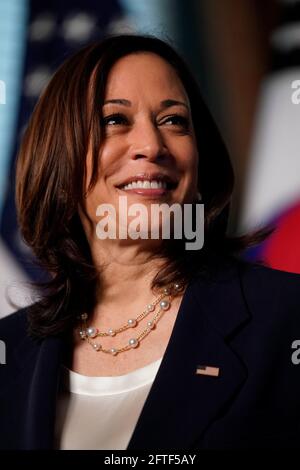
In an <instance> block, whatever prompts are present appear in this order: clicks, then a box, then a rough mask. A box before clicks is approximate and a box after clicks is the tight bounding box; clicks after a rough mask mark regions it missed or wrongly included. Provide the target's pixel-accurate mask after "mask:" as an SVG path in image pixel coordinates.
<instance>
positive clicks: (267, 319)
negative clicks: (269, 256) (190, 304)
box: [193, 259, 300, 339]
mask: <svg viewBox="0 0 300 470" xmlns="http://www.w3.org/2000/svg"><path fill="white" fill-rule="evenodd" d="M194 285H195V289H193V292H194V293H195V295H196V297H197V298H198V304H199V306H201V307H202V309H203V310H204V311H205V312H206V314H207V316H208V317H209V319H210V320H211V321H213V322H214V324H215V325H216V327H217V329H218V330H221V331H222V332H223V333H224V335H225V336H226V335H227V334H229V333H232V332H233V331H234V330H235V329H236V328H237V327H238V328H241V327H242V325H244V327H245V328H244V331H248V332H249V335H250V336H252V335H254V336H255V335H256V331H258V330H259V331H260V332H262V333H265V334H266V335H269V336H270V333H271V336H272V332H273V333H274V336H276V334H279V333H280V331H281V332H282V333H283V332H284V331H287V330H288V331H289V333H291V334H292V332H294V333H293V334H294V335H295V334H297V332H299V335H300V275H299V274H293V273H288V272H283V271H278V270H275V269H271V268H268V267H266V266H263V265H259V264H252V263H249V262H245V261H243V260H232V259H230V260H226V261H225V262H223V261H222V262H221V263H220V264H219V265H218V266H217V267H214V269H213V271H212V274H211V275H210V276H209V277H205V278H203V277H201V276H200V278H198V279H197V280H196V282H195V284H194ZM242 330H243V328H242ZM240 331H241V330H240ZM275 333H276V334H275ZM271 336H270V338H269V339H271Z"/></svg>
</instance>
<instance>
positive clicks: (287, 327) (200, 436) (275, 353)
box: [0, 263, 300, 450]
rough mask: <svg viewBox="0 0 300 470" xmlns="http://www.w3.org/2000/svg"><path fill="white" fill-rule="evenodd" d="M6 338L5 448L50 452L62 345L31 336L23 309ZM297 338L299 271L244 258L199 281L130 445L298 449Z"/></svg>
mask: <svg viewBox="0 0 300 470" xmlns="http://www.w3.org/2000/svg"><path fill="white" fill-rule="evenodd" d="M0 339H1V340H3V341H5V343H6V350H7V361H6V362H7V363H6V365H0V448H1V449H51V448H53V447H52V446H53V436H54V422H55V409H56V397H57V391H58V383H59V380H58V378H59V371H60V365H61V361H62V356H63V350H64V345H65V342H64V341H63V340H62V339H61V338H59V337H49V338H47V339H45V340H42V341H40V342H37V341H34V340H33V339H31V338H30V337H28V335H27V333H26V309H22V310H19V311H18V312H16V313H14V314H12V315H9V316H8V317H5V318H4V319H2V320H1V321H0ZM297 339H300V276H299V275H295V274H288V273H283V272H280V271H275V270H271V269H268V268H265V267H261V266H253V265H248V264H245V265H244V264H240V263H238V264H234V265H231V267H230V268H226V269H222V270H221V271H219V272H218V274H216V275H215V276H214V277H213V278H211V279H206V280H205V279H203V278H201V277H197V278H195V279H194V280H193V281H192V282H191V283H190V284H189V286H188V288H187V290H186V291H185V294H184V297H183V300H182V303H181V306H180V309H179V312H178V315H177V318H176V322H175V325H174V328H173V331H172V335H171V338H170V341H169V343H168V346H167V349H166V351H165V354H164V357H163V360H162V363H161V365H160V368H159V371H158V373H157V375H156V378H155V380H154V383H153V385H152V387H151V390H150V393H149V395H148V398H147V400H146V402H145V405H144V407H143V409H142V412H141V414H140V417H139V419H138V422H137V425H136V427H135V430H134V432H133V435H132V437H131V439H130V442H129V445H128V450H136V449H146V450H147V449H149V450H150V449H151V450H167V449H168V450H170V449H177V450H185V449H191V450H192V449H193V450H197V449H246V448H251V449H252V448H262V449H264V448H265V449H267V448H298V447H300V365H299V366H297V365H296V364H293V362H292V358H291V356H292V354H293V352H294V350H293V349H292V343H293V342H294V340H297ZM199 365H205V366H211V367H218V368H219V376H217V377H212V376H206V375H199V374H196V369H197V368H198V366H199ZM99 426H101V423H99Z"/></svg>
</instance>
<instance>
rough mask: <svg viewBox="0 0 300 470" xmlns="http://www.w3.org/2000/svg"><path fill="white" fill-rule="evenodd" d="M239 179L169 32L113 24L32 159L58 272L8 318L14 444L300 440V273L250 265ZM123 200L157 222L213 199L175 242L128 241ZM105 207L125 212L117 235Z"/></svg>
mask: <svg viewBox="0 0 300 470" xmlns="http://www.w3.org/2000/svg"><path fill="white" fill-rule="evenodd" d="M232 188H233V174H232V169H231V165H230V161H229V158H228V155H227V152H226V150H225V148H224V146H223V143H222V141H221V138H220V135H219V133H218V131H217V129H216V127H215V125H214V123H213V121H212V119H211V117H210V115H209V113H208V111H207V109H206V107H205V105H204V103H203V101H202V99H201V96H200V94H199V91H198V87H197V84H196V82H195V80H194V79H193V77H192V76H191V74H190V73H189V71H188V68H187V67H186V65H185V64H184V62H183V61H182V59H181V58H180V57H179V56H178V55H177V53H176V52H175V51H174V50H173V49H172V48H171V47H170V46H169V45H167V44H165V43H164V42H162V41H161V40H159V39H156V38H152V37H143V36H131V35H125V36H116V37H110V38H107V39H105V40H104V41H102V42H100V43H96V44H94V45H91V46H88V47H86V48H85V49H83V50H81V51H79V52H78V53H77V54H75V55H74V56H73V57H72V58H70V59H69V60H67V61H66V62H65V63H64V64H63V65H62V66H61V68H60V69H59V70H58V71H57V73H56V74H55V75H54V77H53V78H52V80H51V81H50V83H49V85H48V87H47V88H46V90H45V92H44V93H43V95H42V96H41V98H40V100H39V102H38V104H37V107H36V108H35V110H34V113H33V116H32V119H31V121H30V123H29V126H28V129H27V130H26V133H25V136H24V139H23V142H22V146H21V149H20V154H19V158H18V165H17V178H16V201H17V207H18V214H19V223H20V227H21V231H22V234H23V237H24V239H25V241H26V243H27V244H28V245H29V246H30V247H31V248H32V249H33V251H34V253H35V254H36V256H37V259H38V260H39V261H40V263H41V264H42V266H43V267H44V268H46V269H47V271H48V272H49V274H50V277H49V280H48V281H47V282H45V283H44V284H43V286H42V287H43V291H42V293H41V295H40V298H39V299H38V300H37V301H36V302H35V303H34V304H33V305H31V306H30V307H28V308H26V309H23V310H20V311H18V312H16V313H15V314H13V315H10V316H9V317H7V318H4V319H3V320H1V322H0V337H1V339H2V340H3V341H5V343H6V349H7V365H6V366H2V367H1V369H0V373H1V395H0V398H1V400H0V407H1V424H0V443H1V444H0V445H1V447H2V448H4V449H7V448H8V449H9V448H14V449H24V448H25V449H41V448H42V449H43V448H52V449H53V448H57V449H130V450H134V449H156V450H158V449H168V448H171V447H172V448H177V449H202V448H208V449H212V448H217V449H219V448H220V449H221V448H236V449H238V448H247V447H248V448H255V447H262V448H268V447H275V446H276V447H281V448H284V447H295V446H297V441H298V439H297V437H298V429H299V412H300V406H299V404H298V401H299V400H298V396H299V392H300V371H299V372H298V370H297V367H296V366H295V365H294V364H293V363H292V361H291V353H292V350H291V345H292V342H293V341H294V340H295V339H297V336H298V335H299V334H300V315H299V313H300V298H299V286H300V283H299V277H298V276H297V275H292V274H287V273H281V272H277V271H272V270H270V269H267V268H264V267H261V266H251V265H248V264H246V263H242V262H241V261H238V257H237V256H236V255H237V253H238V252H239V251H240V250H241V248H243V247H245V246H247V244H249V243H250V242H253V241H254V238H253V237H252V238H251V237H248V238H246V237H245V238H244V239H228V238H227V236H226V225H227V215H228V206H229V202H230V197H231V193H232ZM121 196H123V197H125V199H126V201H127V202H128V204H129V205H133V204H137V203H138V204H141V205H142V206H143V207H144V208H145V210H146V216H144V219H142V223H144V222H146V221H148V222H149V223H150V226H151V224H152V225H153V224H154V218H153V217H152V215H149V214H150V212H149V210H150V209H151V207H152V206H153V205H154V204H157V203H166V204H167V206H169V207H170V206H171V205H172V204H179V206H180V207H181V208H184V207H185V205H192V208H193V216H194V217H195V216H196V214H195V211H197V207H198V206H199V204H198V203H199V199H200V198H202V202H203V203H204V204H205V243H204V246H203V248H202V249H200V250H196V251H195V250H187V249H186V244H185V242H186V239H185V236H183V237H181V238H176V237H175V236H174V225H172V228H173V231H171V233H172V236H171V237H170V239H169V240H168V239H164V238H163V237H162V235H161V233H162V232H161V230H162V226H163V222H164V221H163V220H162V219H160V221H159V222H156V224H157V223H158V225H157V226H156V229H157V228H158V229H159V230H160V232H159V233H160V236H159V237H156V238H155V237H152V238H151V237H145V236H144V237H139V238H137V237H131V236H129V232H130V230H129V228H130V227H129V226H130V223H131V222H132V219H131V218H130V217H129V219H128V221H127V222H126V221H125V219H124V213H121V212H122V210H121V209H120V206H119V202H120V199H121ZM108 205H111V206H113V207H114V208H115V210H116V213H115V215H117V216H120V217H119V218H117V219H116V220H119V221H120V220H121V222H120V223H119V224H118V223H117V222H114V221H113V225H110V226H109V227H110V230H111V231H112V233H115V235H116V236H115V237H110V238H109V237H107V238H105V237H104V236H102V237H101V234H100V236H99V225H98V224H99V220H100V217H99V214H102V215H104V212H105V211H104V212H103V211H102V212H101V211H100V212H99V207H100V208H102V209H103V208H104V209H105V208H106V209H107V207H108ZM102 209H101V210H102ZM147 211H148V212H147ZM131 215H132V213H131ZM122 224H123V225H122ZM124 224H125V228H126V229H128V231H127V236H126V237H121V235H120V233H121V229H124ZM131 229H132V227H131ZM114 231H115V232H114ZM144 235H149V229H146V233H144Z"/></svg>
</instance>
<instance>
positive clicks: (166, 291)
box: [163, 287, 170, 295]
mask: <svg viewBox="0 0 300 470" xmlns="http://www.w3.org/2000/svg"><path fill="white" fill-rule="evenodd" d="M163 292H164V294H166V295H167V294H170V289H169V288H168V287H165V288H164V291H163Z"/></svg>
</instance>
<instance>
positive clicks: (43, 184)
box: [16, 35, 260, 338]
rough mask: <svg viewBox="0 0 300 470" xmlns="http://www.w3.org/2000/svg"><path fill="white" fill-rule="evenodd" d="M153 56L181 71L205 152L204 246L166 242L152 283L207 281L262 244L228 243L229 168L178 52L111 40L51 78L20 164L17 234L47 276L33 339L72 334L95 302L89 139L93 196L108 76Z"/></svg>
mask: <svg viewBox="0 0 300 470" xmlns="http://www.w3.org/2000/svg"><path fill="white" fill-rule="evenodd" d="M146 51H148V52H152V53H155V54H157V55H159V56H160V57H162V58H163V59H164V60H166V61H167V62H168V63H169V64H171V65H172V66H173V67H174V69H175V71H176V72H177V74H178V76H179V78H180V79H181V81H182V83H183V85H184V87H185V90H186V92H187V94H188V97H189V101H190V104H191V113H192V120H193V124H194V129H195V134H196V140H197V145H198V151H199V174H198V185H199V191H200V192H201V194H202V202H203V203H204V204H205V244H204V247H203V248H202V249H201V250H199V251H187V250H185V247H184V245H185V240H184V239H183V240H168V242H164V243H163V244H162V249H161V252H160V253H159V254H158V255H161V254H163V255H164V256H166V258H167V260H168V261H167V262H166V263H165V265H164V266H163V268H162V269H161V270H160V271H159V272H158V273H157V275H156V276H155V278H154V279H153V282H152V288H153V289H156V288H161V287H162V286H165V285H167V284H169V283H171V282H176V281H178V280H180V281H181V282H182V281H184V282H189V281H190V280H191V279H192V278H193V277H194V276H195V275H196V274H199V273H207V272H208V270H209V266H211V265H212V260H218V259H221V258H226V259H228V258H230V257H234V256H236V255H238V254H239V253H240V252H241V250H242V249H243V248H245V247H246V246H249V244H252V243H254V242H256V241H258V239H259V238H260V237H259V236H257V234H256V235H254V236H250V235H249V236H244V237H239V238H229V237H228V236H227V235H226V230H227V221H228V213H229V204H230V198H231V195H232V191H233V184H234V176H233V170H232V166H231V163H230V159H229V156H228V153H227V150H226V148H225V146H224V143H223V141H222V139H221V136H220V133H219V131H218V129H217V127H216V125H215V123H214V121H213V119H212V117H211V115H210V113H209V111H208V109H207V107H206V105H205V103H204V101H203V99H202V97H201V94H200V91H199V87H198V84H197V82H196V80H195V78H194V77H193V75H192V74H191V72H190V71H189V68H188V66H187V65H186V63H185V62H184V60H183V59H182V58H181V57H180V56H179V55H178V53H177V52H176V51H175V50H174V48H173V47H171V46H170V45H169V44H167V43H166V42H164V41H162V40H160V39H158V38H156V37H152V36H141V35H118V36H111V37H107V38H106V39H104V40H102V41H99V42H96V43H94V44H91V45H89V46H87V47H85V48H84V49H82V50H80V51H79V52H77V53H76V54H75V55H73V56H72V57H71V58H69V59H67V60H66V61H65V62H64V63H63V64H62V65H61V67H60V68H59V69H58V70H57V72H56V73H55V75H54V76H53V78H52V79H51V81H50V83H49V84H48V86H47V87H46V89H45V91H44V92H43V94H42V96H41V97H40V99H39V101H38V103H37V105H36V107H35V109H34V112H33V114H32V117H31V120H30V122H29V125H28V127H27V130H26V131H25V134H24V137H23V141H22V144H21V148H20V151H19V155H18V160H17V171H16V206H17V213H18V222H19V226H20V230H21V233H22V236H23V238H24V240H25V242H26V243H27V244H28V245H29V247H31V249H32V250H33V252H34V254H35V256H36V259H37V260H38V262H39V263H40V265H41V266H42V267H43V268H44V269H45V270H46V271H47V272H48V273H49V274H50V276H49V279H48V280H47V281H46V282H43V283H39V284H38V287H39V289H40V293H41V295H40V296H39V299H38V300H37V302H36V303H34V304H33V305H32V306H30V307H29V309H28V314H29V316H28V318H29V325H30V326H29V328H30V333H31V334H32V335H34V336H36V337H40V338H42V337H45V336H49V335H57V334H61V333H65V332H67V331H70V329H71V328H72V327H73V325H74V322H75V321H76V318H77V316H78V315H79V314H80V313H82V312H84V311H88V312H89V311H91V309H92V308H93V306H94V304H95V292H96V286H97V283H98V282H99V273H98V272H97V271H96V268H95V267H94V265H93V262H92V258H91V253H90V249H89V244H88V242H87V239H86V236H85V233H84V230H83V227H82V224H81V221H80V218H79V215H78V207H79V206H80V207H83V199H84V195H85V189H84V187H85V186H84V185H85V177H86V168H85V164H86V155H87V150H88V145H89V142H90V141H91V142H92V159H93V171H92V178H91V181H90V186H89V189H91V188H92V187H93V186H94V185H95V183H96V181H97V177H98V159H99V149H100V146H101V141H102V136H103V130H102V128H101V124H100V123H101V120H102V114H101V113H102V105H103V103H104V92H105V86H106V82H107V77H108V74H109V72H110V69H111V68H112V66H113V65H114V63H115V62H116V61H117V60H118V59H119V58H121V57H123V56H126V55H128V54H131V53H138V52H146ZM91 83H92V84H93V86H92V87H91V86H90V85H91ZM100 282H101V276H100Z"/></svg>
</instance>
